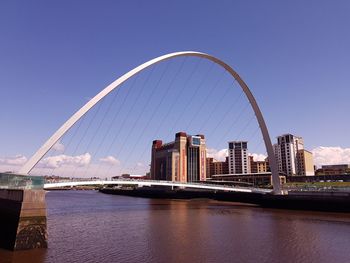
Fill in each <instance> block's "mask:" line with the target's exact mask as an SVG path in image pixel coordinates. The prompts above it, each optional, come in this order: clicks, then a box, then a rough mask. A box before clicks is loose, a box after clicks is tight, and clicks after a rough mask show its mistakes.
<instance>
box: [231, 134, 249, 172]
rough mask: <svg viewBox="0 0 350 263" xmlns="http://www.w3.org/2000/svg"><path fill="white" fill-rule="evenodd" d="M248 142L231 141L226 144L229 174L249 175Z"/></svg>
mask: <svg viewBox="0 0 350 263" xmlns="http://www.w3.org/2000/svg"><path fill="white" fill-rule="evenodd" d="M247 145H248V142H246V141H233V142H229V143H228V169H229V173H230V174H247V173H249V172H250V171H249V170H250V169H249V163H248V152H247V151H248V146H247Z"/></svg>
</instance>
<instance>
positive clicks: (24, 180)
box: [0, 173, 44, 189]
mask: <svg viewBox="0 0 350 263" xmlns="http://www.w3.org/2000/svg"><path fill="white" fill-rule="evenodd" d="M43 188H44V177H42V176H29V175H18V174H11V173H0V189H43Z"/></svg>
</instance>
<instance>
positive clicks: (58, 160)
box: [39, 153, 91, 168]
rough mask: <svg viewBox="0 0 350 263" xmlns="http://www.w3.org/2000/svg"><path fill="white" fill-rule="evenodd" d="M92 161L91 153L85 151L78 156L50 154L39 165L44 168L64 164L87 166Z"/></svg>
mask: <svg viewBox="0 0 350 263" xmlns="http://www.w3.org/2000/svg"><path fill="white" fill-rule="evenodd" d="M90 162H91V155H90V153H85V154H82V155H77V156H70V155H65V154H60V155H56V156H49V157H46V158H45V159H43V160H41V161H40V162H39V166H40V167H43V168H58V167H62V166H67V165H70V166H78V167H82V166H86V165H88V164H89V163H90Z"/></svg>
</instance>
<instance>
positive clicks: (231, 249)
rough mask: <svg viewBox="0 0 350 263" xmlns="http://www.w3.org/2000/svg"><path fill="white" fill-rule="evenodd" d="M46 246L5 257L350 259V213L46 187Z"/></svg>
mask: <svg viewBox="0 0 350 263" xmlns="http://www.w3.org/2000/svg"><path fill="white" fill-rule="evenodd" d="M47 207H48V233H49V248H48V249H47V250H45V249H43V250H31V251H21V252H9V251H4V250H0V262H16V263H22V262H39V263H40V262H48V263H51V262H53V263H57V262H58V263H59V262H84V263H88V262H282V261H283V262H287V263H288V262H327V263H328V262H348V259H349V258H350V251H349V250H348V247H349V246H350V238H349V236H350V215H349V214H337V213H322V212H299V211H283V210H274V209H262V208H256V207H251V206H242V205H237V204H232V203H227V202H215V201H209V200H192V201H186V200H156V199H153V200H152V199H143V198H132V197H123V196H113V195H105V194H101V193H98V192H94V191H64V192H50V193H48V194H47Z"/></svg>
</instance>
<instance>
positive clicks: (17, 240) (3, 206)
mask: <svg viewBox="0 0 350 263" xmlns="http://www.w3.org/2000/svg"><path fill="white" fill-rule="evenodd" d="M0 215H1V216H0V247H2V248H5V249H9V250H25V249H33V248H47V226H46V202H45V190H43V189H41V190H27V189H0Z"/></svg>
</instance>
